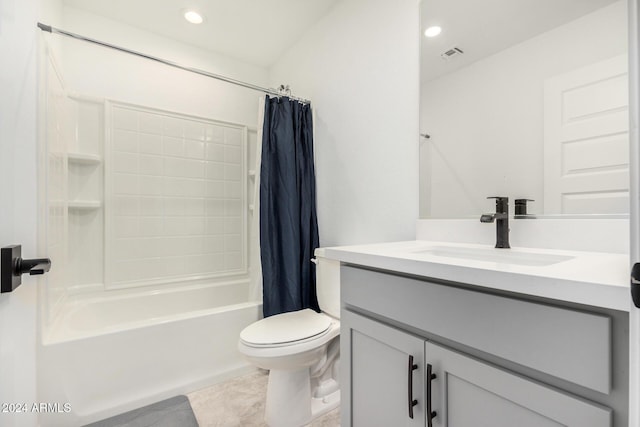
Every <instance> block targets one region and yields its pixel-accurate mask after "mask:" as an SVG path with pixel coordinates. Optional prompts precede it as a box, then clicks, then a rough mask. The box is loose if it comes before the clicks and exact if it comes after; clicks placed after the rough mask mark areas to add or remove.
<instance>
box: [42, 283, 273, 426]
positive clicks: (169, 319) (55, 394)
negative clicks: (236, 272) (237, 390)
mask: <svg viewBox="0 0 640 427" xmlns="http://www.w3.org/2000/svg"><path fill="white" fill-rule="evenodd" d="M105 294H107V295H108V293H105ZM247 295H248V288H247V284H246V283H245V282H234V283H226V284H217V285H197V286H190V287H184V288H179V289H172V290H163V291H135V292H124V293H117V294H116V295H114V296H106V297H105V296H100V297H94V298H88V297H82V298H75V299H73V300H72V301H70V302H69V303H68V307H65V310H64V312H63V314H61V315H60V316H59V318H58V319H56V321H55V322H54V324H53V325H52V327H51V328H50V330H48V331H45V332H46V333H45V335H44V336H43V339H42V343H43V344H42V345H41V346H40V348H39V353H38V369H39V372H38V393H39V401H40V402H46V403H58V404H59V406H60V407H63V405H64V404H65V403H69V404H70V405H71V411H70V412H68V413H65V412H59V413H46V414H40V425H41V426H43V427H48V426H65V427H67V426H75V425H83V424H86V423H89V422H93V421H96V420H99V419H102V418H106V417H109V416H112V415H115V414H118V413H121V412H124V411H128V410H131V409H134V408H137V407H140V406H143V405H146V404H149V403H152V402H155V401H157V400H161V399H163V398H167V397H171V396H175V395H178V394H183V393H188V392H191V391H193V390H197V389H199V388H202V387H206V386H208V385H211V384H214V383H216V382H219V381H222V380H224V379H227V378H230V377H233V376H236V375H239V374H242V373H245V372H249V371H250V370H252V369H253V368H252V367H251V366H250V365H249V364H247V363H246V362H245V361H244V360H243V359H242V358H241V356H240V355H239V353H238V352H237V350H236V346H237V340H238V336H239V334H240V331H241V330H242V329H243V328H244V327H246V326H247V325H249V324H250V323H252V322H255V321H256V320H258V319H259V318H260V316H261V312H262V307H261V303H259V302H247Z"/></svg>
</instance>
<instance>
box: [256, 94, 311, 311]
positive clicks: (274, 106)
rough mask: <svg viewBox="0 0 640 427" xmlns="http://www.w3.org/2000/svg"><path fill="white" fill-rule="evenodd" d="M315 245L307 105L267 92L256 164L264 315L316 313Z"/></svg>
mask: <svg viewBox="0 0 640 427" xmlns="http://www.w3.org/2000/svg"><path fill="white" fill-rule="evenodd" d="M318 245H319V242H318V221H317V217H316V184H315V169H314V164H313V122H312V117H311V107H310V105H308V104H301V103H299V102H297V101H293V100H291V99H289V98H287V97H273V98H270V97H269V96H267V97H266V101H265V110H264V124H263V132H262V164H261V168H260V255H261V261H262V280H263V284H262V286H263V303H264V304H263V313H264V317H268V316H272V315H274V314H279V313H285V312H289V311H296V310H302V309H304V308H311V309H313V310H316V311H320V309H319V307H318V300H317V296H316V278H315V265H314V264H313V263H312V262H311V258H312V257H313V251H314V250H315V249H316V248H317V247H318Z"/></svg>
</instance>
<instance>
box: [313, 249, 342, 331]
mask: <svg viewBox="0 0 640 427" xmlns="http://www.w3.org/2000/svg"><path fill="white" fill-rule="evenodd" d="M314 254H315V256H316V260H317V262H316V293H317V295H318V305H319V306H320V310H322V311H323V312H324V313H327V314H328V315H330V316H333V317H335V318H338V319H339V318H340V261H336V260H333V259H327V258H325V257H324V249H323V248H318V249H316V250H315V252H314Z"/></svg>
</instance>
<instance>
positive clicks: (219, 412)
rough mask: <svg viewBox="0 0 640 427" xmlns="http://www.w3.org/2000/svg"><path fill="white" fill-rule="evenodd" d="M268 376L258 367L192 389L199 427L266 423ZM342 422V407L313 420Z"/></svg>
mask: <svg viewBox="0 0 640 427" xmlns="http://www.w3.org/2000/svg"><path fill="white" fill-rule="evenodd" d="M267 378H268V375H267V373H266V371H258V372H255V373H251V374H248V375H244V376H241V377H238V378H234V379H232V380H229V381H226V382H223V383H220V384H216V385H214V386H212V387H209V388H206V389H203V390H198V391H195V392H193V393H189V394H188V395H187V397H188V398H189V402H190V403H191V407H192V408H193V412H194V413H195V415H196V419H197V420H198V424H199V425H200V427H266V426H267V425H266V424H265V423H264V402H265V398H266V394H267ZM339 426H340V409H339V408H338V409H334V410H333V411H331V412H329V413H327V414H325V415H323V416H322V417H320V418H318V419H317V420H315V421H314V422H313V423H311V427H339Z"/></svg>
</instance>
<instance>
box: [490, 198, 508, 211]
mask: <svg viewBox="0 0 640 427" xmlns="http://www.w3.org/2000/svg"><path fill="white" fill-rule="evenodd" d="M487 199H496V213H504V214H506V213H509V198H508V197H506V196H490V197H487Z"/></svg>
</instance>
